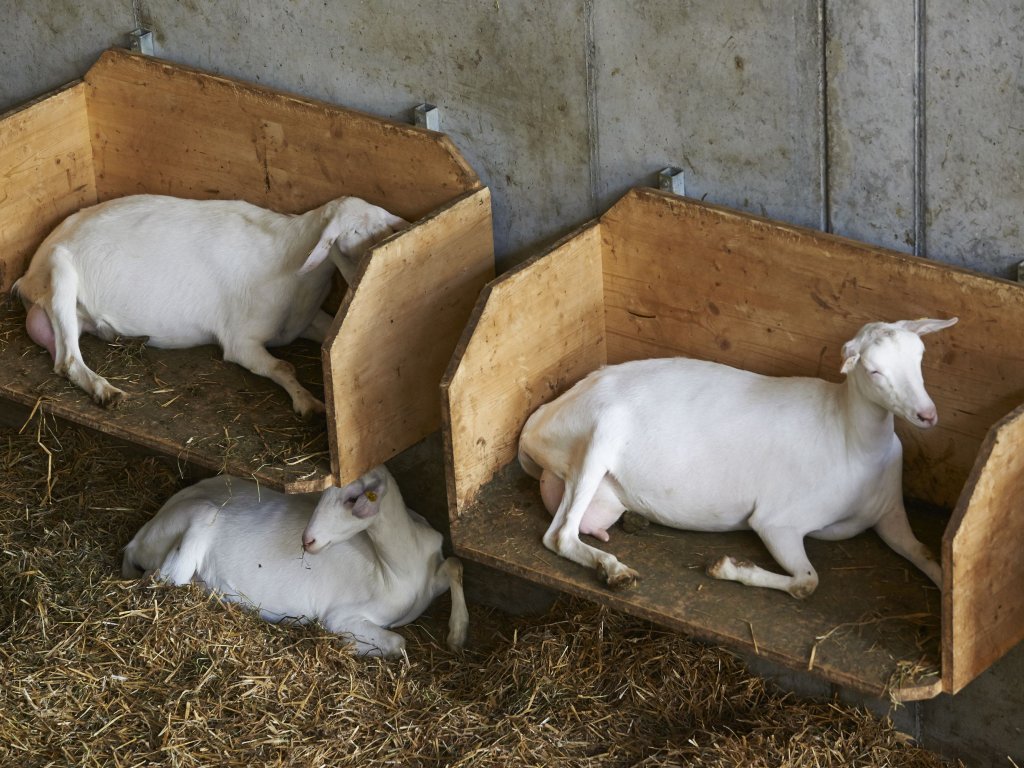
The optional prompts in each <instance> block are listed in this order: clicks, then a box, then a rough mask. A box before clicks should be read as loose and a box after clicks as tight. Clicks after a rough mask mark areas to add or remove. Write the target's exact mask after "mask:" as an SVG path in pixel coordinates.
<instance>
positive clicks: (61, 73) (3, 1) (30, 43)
mask: <svg viewBox="0 0 1024 768" xmlns="http://www.w3.org/2000/svg"><path fill="white" fill-rule="evenodd" d="M135 26H136V24H135V18H134V16H133V12H132V4H131V0H92V1H91V2H86V3H83V2H80V0H39V1H38V2H32V1H31V0H0V111H4V110H6V109H8V108H9V107H11V106H13V105H15V104H19V103H21V102H23V101H27V100H29V99H33V98H35V97H36V96H39V95H41V94H43V93H45V92H46V91H49V90H52V89H54V88H56V87H58V86H61V85H63V84H64V83H66V82H69V81H70V80H74V79H75V78H77V77H81V76H82V73H83V72H85V70H86V69H88V68H89V66H90V65H92V63H93V62H94V61H96V57H97V56H98V55H99V52H100V51H102V50H104V49H106V48H109V47H111V46H114V45H116V46H122V47H127V46H128V32H130V31H131V30H132V29H134V28H135Z"/></svg>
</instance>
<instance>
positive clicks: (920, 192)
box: [914, 0, 927, 256]
mask: <svg viewBox="0 0 1024 768" xmlns="http://www.w3.org/2000/svg"><path fill="white" fill-rule="evenodd" d="M924 67H925V0H914V255H915V256H924V255H925V235H926V232H925V161H926V159H927V154H926V141H925V139H926V135H925V114H926V106H925V68H924Z"/></svg>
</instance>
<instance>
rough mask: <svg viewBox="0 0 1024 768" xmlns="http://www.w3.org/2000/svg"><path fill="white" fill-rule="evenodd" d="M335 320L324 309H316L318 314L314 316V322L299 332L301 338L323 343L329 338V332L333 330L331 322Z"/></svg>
mask: <svg viewBox="0 0 1024 768" xmlns="http://www.w3.org/2000/svg"><path fill="white" fill-rule="evenodd" d="M333 322H334V318H333V317H331V316H330V315H329V314H327V313H326V312H324V311H323V310H322V309H318V310H317V311H316V315H314V316H313V322H311V323H310V324H309V325H308V326H307V327H306V329H305V330H304V331H303V332H302V333H300V334H299V338H301V339H309V340H310V341H315V342H316V343H317V344H323V343H324V342H325V341H326V340H327V334H328V333H329V332H330V330H331V323H333Z"/></svg>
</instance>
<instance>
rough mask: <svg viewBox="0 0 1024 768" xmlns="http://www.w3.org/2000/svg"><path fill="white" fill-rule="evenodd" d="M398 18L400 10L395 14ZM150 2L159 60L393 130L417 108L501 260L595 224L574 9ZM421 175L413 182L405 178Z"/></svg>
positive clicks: (427, 3) (579, 23) (460, 2)
mask: <svg viewBox="0 0 1024 768" xmlns="http://www.w3.org/2000/svg"><path fill="white" fill-rule="evenodd" d="M398 5H400V6H401V7H400V8H399V7H397V6H398ZM383 6H384V4H380V3H367V2H331V3H324V2H322V1H321V2H315V1H313V0H299V1H297V2H289V3H238V2H222V3H201V2H185V3H182V2H178V0H148V2H146V5H145V8H146V11H147V13H148V14H149V16H150V18H151V19H152V25H153V28H154V31H155V32H156V35H157V53H158V55H160V56H163V57H166V58H169V59H172V60H174V61H179V62H182V63H186V64H189V65H191V66H197V67H201V68H203V69H207V70H211V71H214V72H219V73H222V74H227V75H231V76H234V77H239V78H245V79H249V80H256V81H258V82H260V83H263V84H265V85H269V86H272V87H277V88H283V89H286V90H291V91H295V92H298V93H302V94H304V95H308V96H312V97H314V98H319V99H324V100H327V101H330V102H333V103H337V104H345V105H347V106H352V107H355V108H358V109H363V110H366V111H369V112H372V113H374V114H378V115H384V116H388V117H392V118H395V119H399V120H408V119H409V118H410V110H411V108H412V107H413V106H414V105H416V104H418V103H420V102H423V101H427V102H430V103H432V104H436V105H437V106H438V107H439V108H440V112H441V130H442V131H444V132H445V133H447V134H449V135H450V136H451V137H452V139H453V140H454V141H455V143H456V145H457V146H458V147H459V149H460V150H461V151H462V153H463V155H464V156H465V157H466V159H467V160H468V161H469V162H470V163H471V164H472V166H473V168H474V169H475V170H476V171H477V173H479V174H480V176H481V178H482V180H483V181H484V183H485V184H487V186H488V187H490V189H491V191H492V194H493V201H494V226H495V249H496V251H497V254H498V259H499V268H501V267H502V266H508V265H509V264H508V263H507V262H508V261H509V259H508V258H506V257H507V256H508V255H509V254H513V253H516V252H518V251H521V250H522V249H524V248H525V247H526V246H529V245H533V244H535V243H537V242H538V240H544V239H550V238H552V237H554V236H556V235H559V234H561V233H562V232H564V231H565V230H566V229H567V228H569V227H571V226H573V225H574V224H575V223H577V222H579V221H582V220H585V219H587V218H590V217H591V216H593V215H594V213H595V212H594V211H593V210H592V209H591V207H590V202H589V199H588V194H587V189H588V182H587V173H588V171H587V162H588V150H587V146H588V137H587V112H586V102H587V100H586V93H587V88H586V70H585V57H584V34H583V14H582V11H581V8H582V4H581V3H579V2H572V3H533V2H529V0H489V1H488V2H480V0H447V1H446V2H438V1H437V0H413V1H410V2H404V3H401V4H390V6H391V10H390V12H388V13H385V12H383V10H382V8H383ZM409 170H410V173H415V169H414V168H411V169H409Z"/></svg>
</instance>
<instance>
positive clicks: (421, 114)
mask: <svg viewBox="0 0 1024 768" xmlns="http://www.w3.org/2000/svg"><path fill="white" fill-rule="evenodd" d="M412 122H413V125H417V126H419V127H420V128H426V129H428V130H431V131H440V130H441V111H440V110H439V109H438V108H437V107H435V106H434V105H433V104H427V103H423V104H420V105H419V106H418V107H415V108H414V109H413V111H412Z"/></svg>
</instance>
